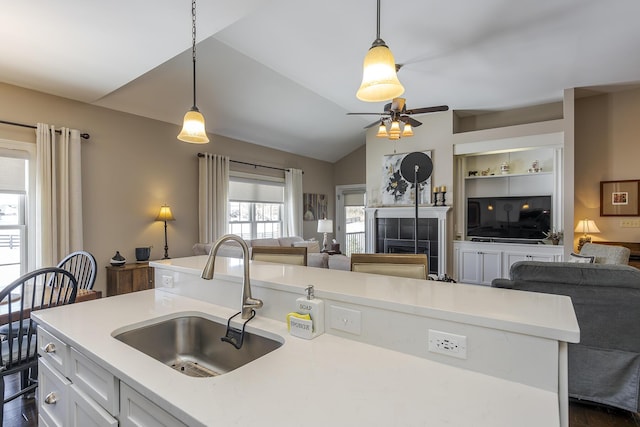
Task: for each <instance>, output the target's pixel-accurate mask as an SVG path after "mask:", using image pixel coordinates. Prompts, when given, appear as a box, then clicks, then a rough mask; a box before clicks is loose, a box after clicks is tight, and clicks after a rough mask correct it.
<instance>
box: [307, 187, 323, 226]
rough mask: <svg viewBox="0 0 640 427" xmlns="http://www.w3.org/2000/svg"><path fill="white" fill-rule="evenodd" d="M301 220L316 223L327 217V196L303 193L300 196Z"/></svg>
mask: <svg viewBox="0 0 640 427" xmlns="http://www.w3.org/2000/svg"><path fill="white" fill-rule="evenodd" d="M302 209H303V211H302V218H303V220H304V221H317V220H319V219H324V218H326V217H327V196H326V195H325V194H313V193H304V194H303V195H302Z"/></svg>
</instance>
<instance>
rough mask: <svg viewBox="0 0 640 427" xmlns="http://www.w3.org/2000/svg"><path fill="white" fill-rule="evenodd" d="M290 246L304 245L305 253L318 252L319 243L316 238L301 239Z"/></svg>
mask: <svg viewBox="0 0 640 427" xmlns="http://www.w3.org/2000/svg"><path fill="white" fill-rule="evenodd" d="M292 246H293V247H294V248H298V247H306V248H307V254H311V253H320V244H319V243H318V241H316V240H305V241H302V242H293V245H292Z"/></svg>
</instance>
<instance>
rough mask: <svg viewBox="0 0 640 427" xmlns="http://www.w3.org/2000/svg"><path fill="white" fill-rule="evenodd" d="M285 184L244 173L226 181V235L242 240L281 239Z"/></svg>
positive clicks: (280, 181)
mask: <svg viewBox="0 0 640 427" xmlns="http://www.w3.org/2000/svg"><path fill="white" fill-rule="evenodd" d="M283 209H284V183H283V182H282V180H277V181H273V180H271V179H270V178H268V177H253V176H249V177H248V176H247V175H245V174H243V175H241V176H231V177H230V178H229V232H230V233H231V234H236V235H238V236H240V237H242V238H243V239H266V238H278V237H282V228H283V226H282V215H283Z"/></svg>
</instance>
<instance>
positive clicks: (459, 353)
mask: <svg viewBox="0 0 640 427" xmlns="http://www.w3.org/2000/svg"><path fill="white" fill-rule="evenodd" d="M429 351H430V352H432V353H439V354H446V355H447V356H451V357H457V358H458V359H466V358H467V337H466V336H464V335H456V334H450V333H448V332H441V331H434V330H432V329H429Z"/></svg>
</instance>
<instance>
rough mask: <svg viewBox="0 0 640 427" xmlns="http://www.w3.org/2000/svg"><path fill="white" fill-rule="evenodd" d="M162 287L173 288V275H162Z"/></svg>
mask: <svg viewBox="0 0 640 427" xmlns="http://www.w3.org/2000/svg"><path fill="white" fill-rule="evenodd" d="M162 287H164V288H173V277H172V276H164V275H163V276H162Z"/></svg>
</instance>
